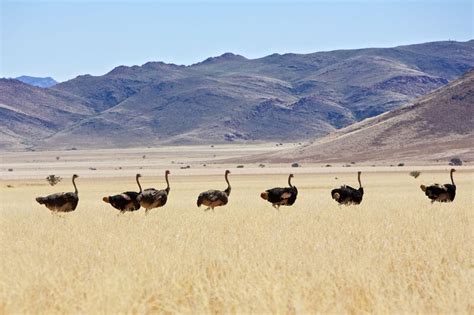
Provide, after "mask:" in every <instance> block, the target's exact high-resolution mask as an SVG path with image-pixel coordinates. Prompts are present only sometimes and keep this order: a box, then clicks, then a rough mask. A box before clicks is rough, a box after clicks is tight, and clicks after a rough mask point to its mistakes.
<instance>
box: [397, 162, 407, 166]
mask: <svg viewBox="0 0 474 315" xmlns="http://www.w3.org/2000/svg"><path fill="white" fill-rule="evenodd" d="M397 166H405V163H398V165H397Z"/></svg>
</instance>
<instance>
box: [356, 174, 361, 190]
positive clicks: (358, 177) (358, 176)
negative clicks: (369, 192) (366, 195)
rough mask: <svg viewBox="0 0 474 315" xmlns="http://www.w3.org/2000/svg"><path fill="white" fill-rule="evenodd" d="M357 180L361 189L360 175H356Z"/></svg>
mask: <svg viewBox="0 0 474 315" xmlns="http://www.w3.org/2000/svg"><path fill="white" fill-rule="evenodd" d="M357 180H358V181H359V188H362V183H361V182H360V174H357Z"/></svg>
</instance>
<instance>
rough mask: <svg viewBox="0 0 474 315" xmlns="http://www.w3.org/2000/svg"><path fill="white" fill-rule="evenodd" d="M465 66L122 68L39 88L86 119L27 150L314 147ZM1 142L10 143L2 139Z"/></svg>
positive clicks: (408, 57) (448, 58) (466, 56)
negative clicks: (253, 144) (255, 144)
mask: <svg viewBox="0 0 474 315" xmlns="http://www.w3.org/2000/svg"><path fill="white" fill-rule="evenodd" d="M472 67H474V41H468V42H454V41H448V42H433V43H425V44H419V45H409V46H399V47H394V48H368V49H357V50H338V51H328V52H318V53H312V54H284V55H279V54H274V55H270V56H267V57H263V58H259V59H247V58H245V57H243V56H239V55H234V54H231V53H226V54H224V55H221V56H219V57H214V58H209V59H207V60H205V61H203V62H200V63H197V64H194V65H191V66H178V65H173V64H165V63H162V62H148V63H146V64H144V65H142V66H132V67H127V66H120V67H117V68H115V69H113V70H112V71H110V72H109V73H107V74H105V75H103V76H90V75H83V76H79V77H77V78H75V79H73V80H70V81H66V82H63V83H59V84H57V85H55V86H54V87H52V88H50V89H46V90H45V92H44V93H47V94H48V95H49V94H51V95H52V96H57V95H67V96H70V97H72V96H73V95H74V97H75V99H76V100H79V101H80V102H82V103H83V105H84V104H86V107H87V108H88V110H90V112H87V111H86V112H83V113H82V111H80V112H81V113H82V116H81V117H77V115H72V116H71V117H70V119H69V121H71V122H74V123H71V124H69V123H68V124H66V125H65V126H64V127H58V128H54V132H53V133H52V134H48V137H47V138H45V139H43V140H41V141H37V139H36V138H35V139H33V140H32V141H30V145H31V146H33V147H39V148H68V147H71V146H74V147H79V148H86V147H134V146H154V145H159V144H184V143H187V144H197V143H222V142H229V141H239V142H246V141H300V140H305V139H314V138H319V137H322V136H324V135H326V134H328V133H331V132H333V131H335V130H336V129H339V128H343V127H346V126H348V125H351V124H353V123H356V122H358V121H361V120H363V119H365V118H367V117H373V116H376V115H378V114H381V113H384V112H386V111H389V110H392V109H394V108H398V107H400V106H402V105H406V104H409V103H410V102H411V101H412V100H414V99H415V98H417V97H419V96H421V95H425V94H426V93H429V92H430V91H432V90H434V89H437V88H439V87H441V86H443V85H445V84H447V83H448V82H449V81H451V80H453V79H455V78H457V77H459V76H461V75H462V74H464V73H465V72H466V71H468V70H469V69H470V68H472ZM0 84H1V82H0ZM22 97H23V96H22V94H18V95H16V96H13V97H12V98H11V99H10V101H8V102H7V101H4V103H3V104H4V105H5V106H9V107H10V108H16V105H15V104H16V103H21V102H22ZM71 105H72V104H69V106H71ZM66 112H67V111H66ZM23 113H25V115H28V112H23ZM25 123H26V120H25ZM9 135H10V136H12V137H15V135H17V134H16V131H12V130H10V131H9ZM17 136H19V137H20V138H25V135H24V134H18V135H17ZM91 138H92V139H94V141H90V139H91Z"/></svg>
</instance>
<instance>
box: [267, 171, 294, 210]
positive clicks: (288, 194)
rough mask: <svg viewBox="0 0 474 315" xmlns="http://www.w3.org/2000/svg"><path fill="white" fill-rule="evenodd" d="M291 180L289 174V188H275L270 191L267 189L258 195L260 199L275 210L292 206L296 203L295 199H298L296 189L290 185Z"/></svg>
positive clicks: (291, 175) (291, 176)
mask: <svg viewBox="0 0 474 315" xmlns="http://www.w3.org/2000/svg"><path fill="white" fill-rule="evenodd" d="M292 178H293V174H290V175H289V176H288V186H289V187H284V188H281V187H275V188H272V189H267V190H265V191H264V192H263V193H261V194H260V197H262V198H263V199H265V200H267V201H268V202H270V203H271V204H272V206H273V207H275V208H279V207H280V206H291V205H293V204H294V203H295V201H296V198H297V197H298V189H297V188H296V187H295V186H293V185H291V179H292Z"/></svg>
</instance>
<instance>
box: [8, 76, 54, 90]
mask: <svg viewBox="0 0 474 315" xmlns="http://www.w3.org/2000/svg"><path fill="white" fill-rule="evenodd" d="M15 79H16V80H18V81H21V82H23V83H26V84H29V85H33V86H37V87H42V88H48V87H52V86H53V85H56V84H58V82H57V81H56V80H54V79H53V78H51V77H46V78H39V77H30V76H27V75H22V76H21V77H16V78H15Z"/></svg>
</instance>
